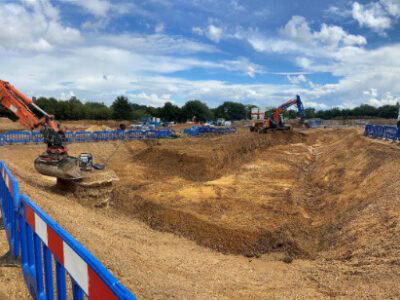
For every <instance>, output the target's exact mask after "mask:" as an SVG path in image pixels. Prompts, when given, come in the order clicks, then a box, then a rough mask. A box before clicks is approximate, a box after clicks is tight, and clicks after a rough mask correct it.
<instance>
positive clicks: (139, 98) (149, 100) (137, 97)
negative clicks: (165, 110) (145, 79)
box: [128, 92, 174, 107]
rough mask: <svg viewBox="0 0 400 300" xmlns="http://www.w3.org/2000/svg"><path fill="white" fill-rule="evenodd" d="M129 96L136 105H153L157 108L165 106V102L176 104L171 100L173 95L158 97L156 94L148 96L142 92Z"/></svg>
mask: <svg viewBox="0 0 400 300" xmlns="http://www.w3.org/2000/svg"><path fill="white" fill-rule="evenodd" d="M128 96H129V98H130V99H131V100H132V101H134V102H135V103H138V104H145V105H151V106H156V107H160V106H163V105H164V103H165V102H172V103H173V102H174V101H173V100H171V95H169V94H164V95H158V94H155V93H152V94H146V93H144V92H142V93H138V94H128Z"/></svg>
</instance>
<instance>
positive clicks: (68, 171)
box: [34, 155, 83, 180]
mask: <svg viewBox="0 0 400 300" xmlns="http://www.w3.org/2000/svg"><path fill="white" fill-rule="evenodd" d="M34 165H35V169H36V171H38V172H39V173H40V174H42V175H45V176H51V177H56V178H60V179H65V180H77V179H82V178H83V175H82V171H81V168H80V166H79V160H78V158H76V157H72V156H68V155H63V156H60V157H57V158H52V157H49V156H46V155H40V156H39V157H37V158H36V159H35V162H34Z"/></svg>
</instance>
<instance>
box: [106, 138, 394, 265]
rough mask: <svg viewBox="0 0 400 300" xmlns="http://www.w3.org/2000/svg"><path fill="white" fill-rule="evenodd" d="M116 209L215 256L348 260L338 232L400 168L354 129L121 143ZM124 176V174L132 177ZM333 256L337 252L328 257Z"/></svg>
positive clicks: (390, 152) (348, 249)
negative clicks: (123, 154)
mask: <svg viewBox="0 0 400 300" xmlns="http://www.w3.org/2000/svg"><path fill="white" fill-rule="evenodd" d="M126 150H127V153H128V154H129V155H130V158H129V163H126V161H128V159H126V160H125V166H123V165H122V164H121V162H118V161H114V162H113V163H114V165H115V167H116V168H117V169H119V172H120V173H121V174H120V175H119V176H120V177H122V176H125V179H124V180H123V181H122V182H121V184H120V185H119V187H118V188H117V189H115V190H114V193H113V206H114V207H115V208H116V209H118V210H120V211H121V212H123V213H124V214H129V215H131V216H133V217H134V218H138V219H140V220H141V221H143V222H145V223H146V224H148V225H149V226H150V227H152V228H153V229H156V230H159V231H165V232H172V233H175V234H177V235H180V236H183V237H185V238H188V239H191V240H193V241H196V242H197V243H198V244H199V245H202V246H205V247H209V248H211V249H214V250H216V251H219V252H222V253H231V254H238V255H244V256H259V255H261V254H264V253H269V252H280V253H284V254H285V255H286V256H290V257H297V258H301V257H302V258H315V257H318V256H320V255H326V256H327V257H332V258H340V259H342V258H346V257H349V255H350V256H351V255H352V254H349V253H353V252H354V251H357V245H356V243H347V242H344V244H340V242H339V241H340V240H341V238H342V237H341V235H342V234H343V228H345V227H346V226H350V225H351V223H352V222H353V219H352V218H356V216H357V215H358V214H360V213H361V212H363V210H365V209H366V208H367V207H368V204H369V203H371V202H373V201H374V199H376V197H379V194H380V192H381V188H382V187H384V185H385V182H386V180H387V178H388V174H386V173H385V171H384V170H385V168H392V167H393V165H392V161H393V159H394V158H396V160H395V161H396V163H398V162H400V159H399V158H400V157H399V154H398V151H397V149H391V148H390V147H387V149H385V151H382V146H381V145H379V144H374V143H373V142H371V141H369V140H367V139H365V138H364V137H363V136H362V135H360V134H359V133H358V132H356V131H355V130H341V131H338V130H336V131H334V130H327V131H311V132H308V133H301V132H290V133H283V132H276V133H271V134H267V135H258V134H251V133H247V132H244V131H241V132H240V133H239V134H237V135H236V136H229V137H228V136H224V137H214V138H203V139H201V138H200V139H182V140H176V141H160V142H155V143H152V144H143V143H142V144H138V143H134V144H127V145H126ZM128 169H129V170H130V171H131V172H129V170H128ZM355 239H356V238H355ZM332 249H335V251H332Z"/></svg>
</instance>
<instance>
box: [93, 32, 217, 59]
mask: <svg viewBox="0 0 400 300" xmlns="http://www.w3.org/2000/svg"><path fill="white" fill-rule="evenodd" d="M92 42H94V43H95V44H98V45H113V46H114V47H117V48H122V49H125V50H128V51H132V52H137V53H150V54H161V53H162V54H190V53H201V52H203V53H214V52H218V51H219V50H218V49H217V48H216V47H215V46H213V45H209V44H204V43H200V42H196V41H193V40H190V39H186V38H183V37H179V36H173V35H166V34H163V33H158V34H150V35H145V34H138V33H124V34H113V35H110V34H102V35H99V36H96V37H94V39H93V41H92Z"/></svg>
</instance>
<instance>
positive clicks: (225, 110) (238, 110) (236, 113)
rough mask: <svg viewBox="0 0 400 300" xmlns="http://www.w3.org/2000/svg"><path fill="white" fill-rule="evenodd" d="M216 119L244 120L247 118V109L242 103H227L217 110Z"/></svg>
mask: <svg viewBox="0 0 400 300" xmlns="http://www.w3.org/2000/svg"><path fill="white" fill-rule="evenodd" d="M215 117H217V118H224V119H225V120H242V119H245V118H246V107H245V106H244V105H243V104H242V103H238V102H230V101H226V102H224V103H223V104H221V105H220V106H218V107H217V108H216V109H215Z"/></svg>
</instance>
